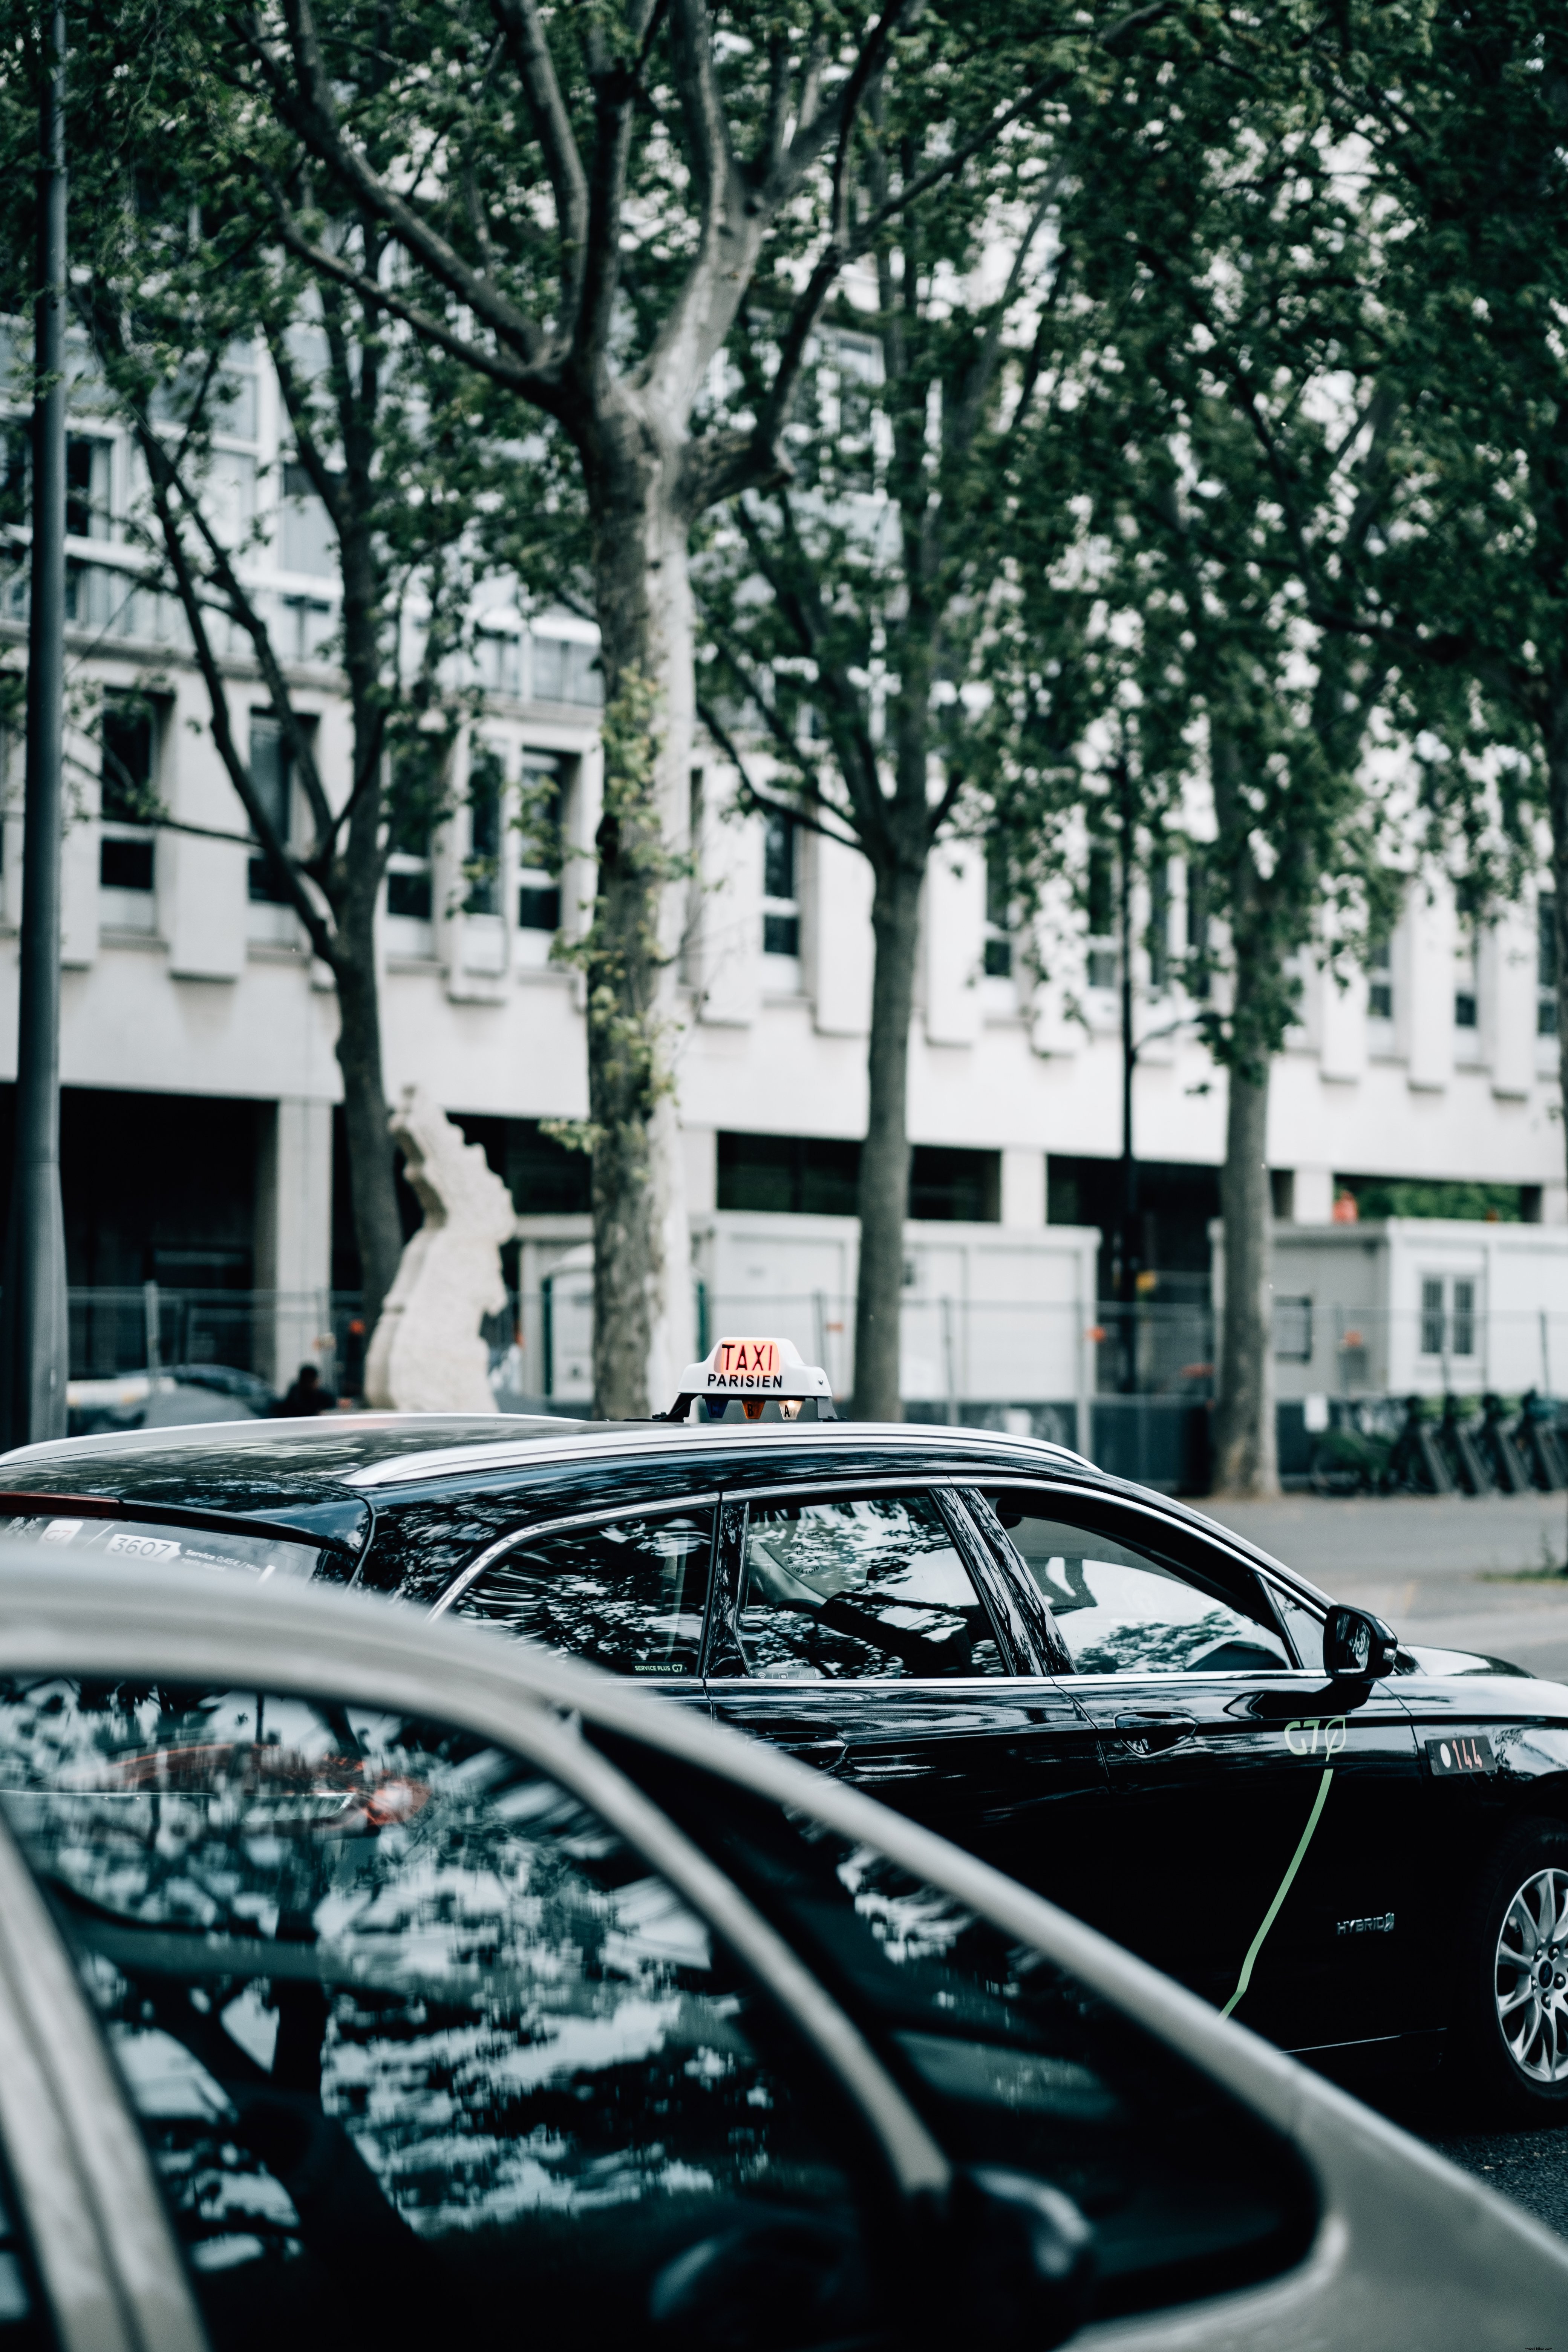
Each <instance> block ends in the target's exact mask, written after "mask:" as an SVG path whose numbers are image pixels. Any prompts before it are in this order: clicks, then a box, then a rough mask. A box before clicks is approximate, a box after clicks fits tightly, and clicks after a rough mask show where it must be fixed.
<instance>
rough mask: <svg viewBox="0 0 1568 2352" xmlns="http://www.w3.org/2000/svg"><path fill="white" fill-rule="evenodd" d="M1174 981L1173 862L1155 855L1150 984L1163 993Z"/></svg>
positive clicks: (1155, 992) (1151, 881)
mask: <svg viewBox="0 0 1568 2352" xmlns="http://www.w3.org/2000/svg"><path fill="white" fill-rule="evenodd" d="M1170 984H1171V861H1170V859H1169V858H1168V857H1156V858H1155V860H1154V863H1153V866H1152V870H1151V872H1150V876H1149V987H1150V990H1151V992H1152V994H1153V995H1155V996H1163V995H1164V993H1165V991H1166V989H1167V988H1168V987H1169V986H1170Z"/></svg>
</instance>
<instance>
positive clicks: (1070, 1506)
mask: <svg viewBox="0 0 1568 2352" xmlns="http://www.w3.org/2000/svg"><path fill="white" fill-rule="evenodd" d="M984 1495H985V1498H986V1500H988V1501H989V1502H990V1503H991V1505H992V1507H993V1508H994V1511H995V1512H996V1515H997V1517H998V1518H999V1519H1000V1520H1001V1521H1002V1523H1003V1524H1004V1526H1005V1528H1006V1530H1007V1538H1008V1542H1009V1549H1010V1551H1011V1553H1012V1555H1013V1558H1014V1559H1015V1561H1016V1570H1017V1572H1019V1573H1021V1574H1024V1575H1026V1576H1027V1577H1028V1578H1029V1579H1030V1580H1032V1582H1033V1583H1034V1585H1035V1587H1036V1588H1037V1591H1039V1592H1040V1594H1041V1595H1042V1596H1043V1598H1044V1599H1045V1601H1047V1604H1048V1606H1049V1609H1050V1612H1051V1616H1052V1619H1053V1621H1054V1622H1055V1625H1056V1627H1057V1630H1058V1633H1059V1636H1060V1638H1061V1641H1062V1643H1063V1644H1064V1646H1065V1648H1066V1650H1067V1652H1068V1663H1069V1667H1070V1673H1069V1675H1068V1678H1067V1681H1066V1685H1065V1686H1066V1687H1067V1688H1068V1689H1070V1690H1071V1692H1072V1694H1073V1696H1075V1697H1076V1699H1077V1700H1078V1702H1079V1705H1080V1706H1082V1707H1083V1708H1084V1710H1085V1712H1086V1713H1087V1714H1088V1716H1089V1717H1090V1719H1091V1720H1092V1722H1093V1723H1094V1725H1095V1727H1096V1729H1097V1731H1098V1733H1099V1735H1100V1743H1101V1750H1102V1754H1103V1756H1104V1759H1105V1764H1106V1769H1107V1772H1108V1775H1109V1779H1110V1790H1111V1804H1110V1827H1109V1830H1108V1833H1107V1835H1106V1837H1105V1839H1104V1841H1103V1844H1102V1847H1101V1849H1100V1863H1099V1867H1098V1869H1097V1871H1096V1872H1095V1873H1094V1874H1093V1878H1092V1881H1091V1884H1090V1885H1089V1887H1088V1889H1087V1891H1086V1896H1085V1905H1084V1907H1085V1912H1086V1916H1089V1917H1090V1918H1091V1919H1092V1920H1093V1921H1094V1924H1095V1925H1096V1926H1098V1927H1103V1928H1104V1929H1105V1930H1106V1931H1107V1932H1108V1933H1109V1934H1110V1935H1112V1936H1114V1937H1117V1939H1118V1940H1119V1941H1120V1942H1122V1943H1125V1944H1127V1945H1128V1946H1130V1947H1131V1948H1132V1949H1133V1950H1135V1951H1138V1952H1141V1953H1142V1955H1143V1956H1144V1957H1145V1958H1149V1959H1151V1960H1152V1961H1154V1962H1155V1964H1156V1965H1157V1966H1159V1967H1161V1968H1163V1969H1166V1970H1167V1971H1168V1972H1169V1973H1170V1974H1172V1975H1173V1976H1175V1977H1177V1978H1179V1979H1181V1980H1182V1981H1183V1982H1184V1983H1186V1984H1189V1985H1191V1986H1192V1987H1193V1989H1194V1990H1195V1991H1198V1992H1201V1993H1202V1994H1203V1995H1204V1996H1205V1999H1207V2000H1212V2001H1214V2002H1215V2005H1216V2006H1218V2007H1221V2008H1224V2009H1226V2010H1227V2011H1234V2012H1235V2013H1236V2014H1237V2015H1239V2016H1240V2017H1241V2018H1242V2020H1243V2021H1245V2022H1246V2023H1247V2024H1250V2025H1253V2026H1255V2027H1256V2028H1257V2029H1258V2031H1259V2032H1264V2033H1267V2034H1268V2035H1269V2037H1270V2038H1271V2039H1273V2040H1276V2041H1279V2042H1283V2043H1284V2044H1285V2045H1286V2046H1287V2047H1289V2048H1294V2049H1303V2048H1311V2047H1314V2046H1317V2045H1320V2044H1323V2043H1330V2042H1345V2041H1364V2040H1368V2039H1371V2038H1373V2037H1376V2036H1378V2035H1382V2034H1390V2033H1400V2032H1405V2031H1406V2030H1408V2028H1409V2026H1410V2025H1411V2023H1412V2022H1413V2021H1414V2020H1413V2015H1412V2010H1411V2004H1410V2000H1409V1997H1408V1991H1407V1988H1406V1985H1405V1977H1406V1976H1407V1974H1408V1969H1409V1965H1410V1960H1409V1955H1410V1952H1411V1948H1412V1941H1413V1939H1412V1937H1411V1935H1410V1934H1409V1933H1408V1932H1406V1933H1405V1936H1404V1937H1403V1939H1402V1937H1401V1928H1400V1920H1401V1917H1402V1916H1404V1917H1405V1920H1406V1922H1407V1923H1408V1921H1409V1888H1408V1882H1407V1878H1406V1875H1405V1874H1406V1872H1407V1870H1408V1867H1409V1857H1410V1853H1411V1850H1412V1845H1413V1842H1414V1836H1415V1829H1416V1824H1417V1820H1418V1814H1419V1807H1420V1797H1421V1790H1420V1782H1419V1777H1418V1772H1417V1764H1416V1756H1415V1741H1414V1738H1413V1737H1412V1733H1411V1728H1410V1724H1409V1719H1408V1717H1407V1716H1406V1714H1405V1709H1404V1707H1403V1706H1401V1705H1400V1702H1399V1700H1398V1698H1397V1697H1396V1696H1395V1695H1394V1688H1393V1686H1392V1685H1391V1684H1389V1683H1374V1684H1373V1685H1370V1686H1366V1685H1353V1686H1352V1689H1350V1690H1349V1691H1347V1690H1346V1689H1345V1688H1344V1687H1343V1686H1342V1685H1337V1684H1331V1682H1330V1681H1329V1680H1328V1678H1327V1677H1326V1676H1325V1675H1323V1673H1322V1672H1321V1646H1320V1648H1319V1651H1318V1655H1317V1657H1316V1660H1315V1662H1314V1661H1311V1660H1310V1633H1300V1632H1298V1633H1296V1634H1295V1635H1294V1636H1292V1637H1291V1638H1289V1639H1288V1637H1287V1631H1286V1620H1285V1619H1284V1618H1283V1617H1282V1616H1281V1613H1280V1612H1279V1609H1278V1608H1277V1607H1276V1605H1275V1602H1274V1600H1273V1598H1272V1595H1271V1592H1270V1590H1269V1587H1268V1582H1267V1580H1265V1579H1264V1578H1263V1577H1261V1576H1260V1575H1259V1574H1258V1572H1257V1570H1254V1569H1253V1568H1252V1567H1251V1565H1250V1564H1249V1563H1248V1562H1247V1561H1246V1560H1245V1559H1242V1558H1241V1557H1240V1556H1239V1555H1238V1554H1236V1553H1232V1552H1230V1551H1228V1550H1226V1549H1225V1548H1224V1547H1223V1546H1222V1545H1221V1544H1219V1543H1217V1542H1214V1543H1211V1542H1209V1541H1208V1540H1207V1539H1206V1538H1205V1537H1204V1536H1203V1535H1202V1534H1201V1533H1198V1532H1197V1531H1194V1530H1193V1529H1192V1528H1189V1527H1187V1526H1185V1525H1184V1523H1182V1522H1181V1521H1179V1520H1177V1519H1176V1518H1174V1517H1166V1516H1165V1515H1163V1513H1160V1512H1159V1511H1157V1510H1155V1509H1152V1508H1143V1507H1139V1506H1135V1505H1131V1504H1124V1503H1121V1502H1118V1501H1114V1500H1110V1499H1107V1500H1105V1501H1103V1502H1101V1501H1100V1500H1098V1499H1095V1500H1089V1499H1086V1498H1085V1497H1084V1496H1082V1494H1081V1490H1079V1491H1078V1492H1075V1491H1074V1490H1073V1489H1071V1488H1063V1487H1058V1488H1052V1487H1049V1486H1044V1485H1042V1486H1026V1485H1022V1484H1020V1485H1019V1486H1015V1487H1010V1488H993V1487H987V1488H985V1489H984Z"/></svg>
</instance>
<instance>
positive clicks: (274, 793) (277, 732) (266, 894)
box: [249, 711, 294, 907]
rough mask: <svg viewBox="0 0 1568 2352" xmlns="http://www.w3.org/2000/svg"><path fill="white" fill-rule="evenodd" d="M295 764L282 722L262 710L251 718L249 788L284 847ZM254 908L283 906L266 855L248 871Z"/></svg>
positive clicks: (283, 893) (284, 894)
mask: <svg viewBox="0 0 1568 2352" xmlns="http://www.w3.org/2000/svg"><path fill="white" fill-rule="evenodd" d="M293 783H294V765H293V761H292V759H291V757H290V755H289V746H288V743H287V741H286V740H285V739H284V734H283V722H282V720H281V719H274V718H272V717H271V716H270V714H269V713H268V712H265V711H253V712H252V713H251V719H250V788H251V790H252V792H253V793H255V794H256V797H257V799H258V801H259V802H260V803H261V807H262V810H263V812H264V813H265V814H266V816H267V818H268V822H269V824H271V826H272V829H273V831H274V833H276V835H278V838H279V841H280V842H281V843H282V844H283V845H284V847H285V848H287V847H288V845H289V833H290V830H291V828H290V824H289V817H290V803H291V802H292V800H293ZM249 888H250V899H251V904H252V905H253V906H258V907H283V906H287V905H288V903H289V892H288V888H287V886H286V885H285V883H284V880H283V877H282V876H281V875H280V874H279V872H278V871H277V869H276V868H275V867H274V866H273V863H272V860H271V859H270V858H269V857H268V856H266V855H265V854H262V855H260V856H256V857H253V858H252V859H251V861H250V869H249Z"/></svg>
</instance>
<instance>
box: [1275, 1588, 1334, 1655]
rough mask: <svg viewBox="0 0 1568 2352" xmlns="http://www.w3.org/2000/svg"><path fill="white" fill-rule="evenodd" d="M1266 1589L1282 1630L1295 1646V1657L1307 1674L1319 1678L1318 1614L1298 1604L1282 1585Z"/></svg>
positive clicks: (1320, 1632) (1320, 1628) (1320, 1629)
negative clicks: (1280, 1619)
mask: <svg viewBox="0 0 1568 2352" xmlns="http://www.w3.org/2000/svg"><path fill="white" fill-rule="evenodd" d="M1268 1590H1269V1592H1270V1594H1271V1595H1272V1598H1273V1601H1274V1606H1275V1607H1276V1609H1278V1610H1279V1614H1280V1616H1281V1617H1282V1618H1283V1619H1284V1621H1285V1631H1286V1632H1287V1633H1289V1636H1290V1639H1291V1642H1292V1643H1294V1645H1295V1650H1296V1655H1297V1656H1298V1657H1299V1658H1300V1661H1301V1664H1303V1666H1305V1668H1306V1669H1307V1672H1308V1673H1309V1674H1311V1675H1321V1673H1322V1672H1323V1670H1324V1669H1323V1620H1322V1616H1321V1612H1319V1611H1318V1610H1316V1609H1310V1608H1309V1607H1308V1606H1307V1603H1306V1602H1305V1601H1299V1600H1298V1599H1297V1597H1296V1595H1295V1594H1294V1593H1293V1592H1291V1591H1289V1589H1288V1588H1287V1587H1286V1586H1285V1585H1283V1584H1273V1583H1271V1584H1270V1585H1269V1587H1268Z"/></svg>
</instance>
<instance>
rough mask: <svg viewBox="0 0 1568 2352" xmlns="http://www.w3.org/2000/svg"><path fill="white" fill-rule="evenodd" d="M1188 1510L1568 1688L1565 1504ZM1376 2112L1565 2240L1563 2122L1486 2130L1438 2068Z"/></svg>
mask: <svg viewBox="0 0 1568 2352" xmlns="http://www.w3.org/2000/svg"><path fill="white" fill-rule="evenodd" d="M1198 1508H1199V1509H1200V1510H1203V1511H1206V1512H1208V1513H1209V1515H1210V1516H1211V1517H1214V1518H1216V1519H1218V1520H1220V1521H1221V1523H1222V1524H1223V1525H1224V1526H1226V1527H1230V1528H1235V1529H1236V1531H1237V1534H1238V1535H1245V1536H1247V1537H1248V1538H1250V1539H1251V1540H1252V1542H1254V1543H1257V1544H1261V1545H1262V1546H1263V1549H1265V1550H1266V1551H1270V1552H1272V1553H1273V1554H1274V1556H1275V1558H1276V1559H1282V1560H1285V1561H1287V1562H1288V1563H1289V1565H1290V1566H1291V1567H1292V1568H1296V1569H1299V1570H1300V1571H1301V1573H1302V1574H1303V1575H1304V1576H1309V1577H1310V1578H1311V1580H1312V1581H1313V1583H1314V1584H1320V1585H1321V1586H1322V1588H1323V1590H1324V1591H1327V1592H1331V1593H1333V1594H1334V1595H1335V1596H1336V1598H1338V1599H1341V1600H1344V1601H1355V1602H1357V1603H1358V1604H1359V1605H1360V1606H1361V1607H1363V1608H1366V1609H1372V1610H1375V1611H1376V1612H1377V1614H1378V1615H1379V1616H1380V1617H1386V1618H1387V1620H1388V1621H1389V1622H1390V1624H1391V1625H1393V1626H1394V1630H1395V1631H1396V1632H1397V1633H1400V1634H1402V1635H1403V1636H1404V1637H1405V1640H1406V1641H1410V1642H1419V1643H1422V1644H1424V1645H1433V1646H1436V1647H1438V1648H1441V1649H1454V1650H1479V1651H1480V1652H1481V1653H1482V1654H1484V1655H1486V1656H1489V1657H1498V1658H1507V1659H1509V1660H1510V1662H1512V1663H1513V1664H1517V1665H1521V1666H1528V1667H1529V1669H1530V1671H1531V1674H1536V1675H1548V1676H1550V1677H1551V1678H1552V1679H1553V1680H1555V1681H1562V1682H1568V1574H1565V1573H1563V1561H1564V1559H1565V1558H1568V1496H1562V1495H1508V1496H1489V1497H1484V1498H1473V1497H1470V1496H1456V1497H1453V1498H1452V1499H1450V1498H1447V1497H1442V1498H1438V1497H1436V1496H1433V1497H1427V1496H1405V1495H1397V1496H1396V1495H1390V1496H1350V1497H1346V1498H1344V1499H1342V1500H1329V1499H1326V1498H1325V1497H1323V1496H1318V1495H1290V1496H1284V1497H1282V1498H1281V1500H1280V1501H1279V1502H1277V1503H1226V1502H1220V1501H1218V1500H1211V1501H1207V1502H1203V1503H1200V1504H1199V1505H1198ZM1363 2095H1364V2094H1363ZM1377 2104H1378V2105H1381V2106H1382V2107H1383V2108H1384V2111H1385V2113H1387V2114H1388V2115H1390V2116H1393V2117H1394V2120H1395V2121H1396V2122H1398V2123H1402V2124H1403V2125H1405V2128H1406V2129H1407V2130H1410V2131H1413V2132H1415V2133H1417V2134H1418V2135H1419V2136H1420V2137H1422V2138H1423V2139H1426V2140H1429V2141H1430V2142H1431V2144H1432V2146H1433V2147H1436V2148H1439V2149H1441V2151H1442V2153H1443V2154H1444V2155H1445V2156H1447V2157H1448V2158H1451V2159H1452V2161H1453V2162H1454V2163H1456V2164H1459V2165H1463V2166H1464V2167H1465V2168H1466V2170H1467V2171H1469V2172H1473V2173H1475V2174H1476V2175H1477V2176H1478V2178H1479V2179H1482V2180H1485V2181H1487V2182H1488V2183H1489V2185H1490V2186H1491V2187H1492V2188H1494V2189H1501V2190H1502V2191H1503V2193H1504V2195H1506V2196H1509V2197H1511V2198H1513V2199H1515V2200H1517V2202H1518V2203H1520V2204H1521V2205H1522V2206H1524V2207H1525V2209H1526V2210H1528V2211H1529V2212H1531V2213H1533V2214H1534V2215H1535V2216H1536V2218H1537V2219H1538V2220H1539V2221H1545V2222H1547V2223H1548V2224H1549V2225H1550V2226H1551V2227H1552V2229H1555V2230H1558V2231H1561V2232H1562V2234H1563V2236H1564V2237H1568V2119H1565V2120H1564V2121H1563V2123H1562V2124H1561V2125H1557V2126H1548V2127H1542V2128H1538V2129H1536V2130H1532V2131H1512V2132H1499V2131H1494V2130H1491V2129H1489V2127H1488V2126H1487V2123H1486V2119H1485V2118H1484V2117H1483V2116H1478V2115H1477V2114H1475V2113H1473V2112H1471V2111H1469V2110H1468V2106H1467V2104H1466V2102H1465V2100H1464V2099H1463V2097H1462V2096H1461V2095H1460V2094H1459V2093H1458V2090H1457V2088H1456V2087H1455V2086H1454V2085H1453V2084H1451V2083H1447V2082H1445V2080H1444V2077H1443V2075H1442V2074H1441V2072H1439V2073H1438V2074H1436V2075H1434V2076H1433V2077H1432V2078H1431V2079H1430V2080H1429V2081H1426V2082H1424V2083H1421V2084H1412V2085H1408V2086H1406V2087H1405V2088H1403V2089H1402V2090H1400V2091H1398V2092H1394V2093H1391V2094H1387V2095H1377Z"/></svg>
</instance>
